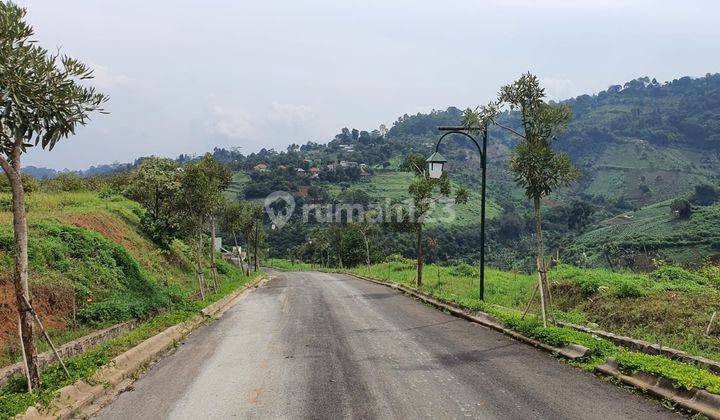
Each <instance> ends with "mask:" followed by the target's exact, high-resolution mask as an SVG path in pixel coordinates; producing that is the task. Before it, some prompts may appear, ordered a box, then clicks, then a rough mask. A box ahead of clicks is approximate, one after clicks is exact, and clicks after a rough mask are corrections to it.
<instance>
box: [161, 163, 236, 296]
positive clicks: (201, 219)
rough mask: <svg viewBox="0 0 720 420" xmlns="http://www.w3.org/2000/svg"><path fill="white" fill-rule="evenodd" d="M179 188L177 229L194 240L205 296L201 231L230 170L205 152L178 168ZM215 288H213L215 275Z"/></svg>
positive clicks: (218, 202)
mask: <svg viewBox="0 0 720 420" xmlns="http://www.w3.org/2000/svg"><path fill="white" fill-rule="evenodd" d="M182 169H183V170H182V175H181V176H180V188H179V190H178V192H177V194H176V197H175V200H174V202H175V211H176V212H177V214H178V216H179V217H178V219H179V220H180V222H181V224H180V226H181V230H182V232H183V233H184V234H185V236H186V238H187V239H188V241H195V245H196V250H195V251H196V252H195V257H196V264H197V274H198V283H199V288H200V296H201V297H202V298H203V299H205V288H206V287H207V285H206V282H205V271H204V268H203V248H204V246H203V243H204V239H203V231H204V229H205V226H206V225H207V223H208V222H209V221H210V217H212V216H213V215H214V214H216V213H217V212H218V211H219V209H220V208H221V206H222V205H223V203H224V201H225V198H224V197H223V195H222V192H223V191H224V190H225V189H226V188H227V187H228V185H229V184H230V181H231V179H232V174H231V173H230V171H228V170H227V169H226V168H225V167H224V166H222V165H221V164H220V163H218V161H216V160H215V158H213V157H212V155H210V154H209V153H208V154H207V155H205V157H203V158H202V159H200V160H199V161H197V162H195V163H191V164H189V165H186V166H184V167H183V168H182ZM214 281H215V284H214V286H215V289H217V287H218V285H217V279H214Z"/></svg>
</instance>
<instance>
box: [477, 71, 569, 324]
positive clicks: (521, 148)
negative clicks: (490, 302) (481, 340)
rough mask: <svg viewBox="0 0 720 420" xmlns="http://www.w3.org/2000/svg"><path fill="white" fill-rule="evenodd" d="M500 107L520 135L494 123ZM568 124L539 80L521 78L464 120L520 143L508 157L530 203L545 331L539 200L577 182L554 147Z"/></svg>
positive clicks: (545, 290) (564, 157)
mask: <svg viewBox="0 0 720 420" xmlns="http://www.w3.org/2000/svg"><path fill="white" fill-rule="evenodd" d="M503 105H507V106H508V107H509V109H510V110H511V111H518V112H519V113H520V122H521V125H522V128H521V131H518V130H515V129H513V128H510V127H505V126H502V125H500V124H498V123H497V121H495V120H494V117H493V115H496V113H497V109H498V106H503ZM571 119H572V112H571V111H570V108H568V107H567V106H565V105H556V104H549V103H547V102H545V90H544V89H543V88H542V87H541V86H540V81H539V79H538V78H537V77H536V76H534V75H532V74H530V73H525V74H523V75H522V76H521V77H520V78H519V79H518V80H516V81H515V82H513V83H511V84H509V85H506V86H503V87H502V88H500V94H499V96H498V104H490V105H488V106H486V107H483V109H482V112H475V113H473V112H469V113H467V114H466V119H465V123H466V124H467V125H470V124H476V123H477V122H478V121H480V122H487V121H488V120H492V122H493V123H495V124H497V125H500V127H502V128H505V129H507V130H509V131H511V132H513V133H514V134H516V135H517V136H518V137H519V138H520V142H519V143H518V145H517V147H516V148H515V149H514V150H513V152H512V159H511V161H510V169H511V170H512V171H513V172H514V173H515V181H516V182H517V184H518V185H519V186H520V187H522V188H523V189H524V190H525V195H526V196H527V197H528V198H529V199H530V200H532V202H533V209H534V215H535V242H536V247H537V255H536V261H537V270H538V287H537V290H539V291H540V306H541V312H542V318H543V324H544V325H547V312H548V300H549V299H550V289H549V283H548V281H547V263H546V262H545V250H544V242H543V232H542V217H541V200H542V198H543V197H546V196H548V195H549V194H550V193H552V192H553V191H555V190H556V189H557V188H560V187H564V186H567V185H569V184H570V183H572V182H573V181H574V180H576V179H577V178H578V177H579V176H580V172H579V171H578V169H577V168H576V167H575V166H573V164H572V162H570V157H569V156H568V155H567V154H565V153H560V152H556V151H555V150H553V147H552V142H553V141H554V140H555V139H556V136H557V135H559V134H560V133H561V132H562V131H564V130H565V129H566V128H567V125H568V123H569V122H570V120H571ZM533 297H534V293H533Z"/></svg>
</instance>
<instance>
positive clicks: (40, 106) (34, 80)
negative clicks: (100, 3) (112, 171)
mask: <svg viewBox="0 0 720 420" xmlns="http://www.w3.org/2000/svg"><path fill="white" fill-rule="evenodd" d="M25 14H26V11H25V9H22V8H20V7H18V6H16V5H14V4H13V3H11V2H0V167H2V170H3V172H4V173H5V176H6V177H7V178H8V180H9V181H10V187H11V190H12V208H13V231H14V241H15V271H14V274H13V282H14V286H15V293H16V297H17V303H18V310H19V312H20V326H21V336H22V341H23V343H22V345H23V348H24V350H25V355H26V358H27V363H28V369H29V377H30V383H31V385H32V386H33V387H37V386H38V385H39V384H40V373H39V371H38V367H37V352H36V349H35V343H34V341H33V321H32V315H31V313H30V307H29V306H31V302H32V298H31V296H30V290H29V284H28V231H27V219H26V215H25V191H24V189H23V184H22V174H21V173H20V167H21V158H22V156H23V154H25V153H26V152H27V151H28V150H29V149H30V148H31V147H33V146H40V147H42V148H43V149H48V150H52V149H53V148H54V147H55V145H56V144H57V142H58V141H59V140H60V139H62V138H66V137H68V136H70V135H71V134H75V129H76V128H77V126H78V125H84V124H85V123H87V121H88V118H89V115H90V114H91V113H92V112H95V111H101V112H102V104H103V103H104V102H105V101H106V100H107V97H106V96H104V95H102V94H100V93H97V92H96V91H95V89H94V88H91V87H86V86H83V85H82V82H83V81H86V80H88V79H92V77H93V73H92V70H90V69H89V68H88V67H87V66H86V65H84V64H83V63H81V62H79V61H77V60H75V59H73V58H70V57H67V56H64V55H62V56H61V55H59V53H56V54H51V53H49V52H48V51H47V50H45V49H44V48H42V47H40V46H39V45H38V44H37V43H36V42H35V41H34V40H33V39H32V37H33V35H34V32H33V28H32V27H31V26H30V25H28V24H27V23H26V22H25V21H24V19H25ZM29 304H30V305H29Z"/></svg>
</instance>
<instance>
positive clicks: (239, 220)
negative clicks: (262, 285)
mask: <svg viewBox="0 0 720 420" xmlns="http://www.w3.org/2000/svg"><path fill="white" fill-rule="evenodd" d="M244 215H245V206H244V205H243V204H242V203H239V202H231V203H226V204H225V206H224V208H223V211H222V215H221V217H220V229H222V231H223V232H225V233H227V234H229V235H230V236H232V239H233V244H234V245H235V248H237V249H239V246H240V245H239V244H238V239H237V237H238V235H240V234H242V231H243V223H244V220H243V217H244ZM238 258H241V259H240V268H241V269H242V270H243V272H245V273H246V274H249V271H250V270H249V269H248V270H247V271H246V270H245V267H244V266H243V263H242V256H241V255H238Z"/></svg>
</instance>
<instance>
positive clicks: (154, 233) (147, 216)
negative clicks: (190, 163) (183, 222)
mask: <svg viewBox="0 0 720 420" xmlns="http://www.w3.org/2000/svg"><path fill="white" fill-rule="evenodd" d="M180 175H181V171H180V168H179V166H178V164H177V162H175V161H174V160H172V159H164V158H158V157H152V158H149V159H146V160H144V161H143V162H142V163H141V164H140V167H139V168H138V170H137V171H135V172H134V173H133V175H132V179H131V181H130V184H129V185H128V186H127V188H126V189H125V195H127V196H128V197H129V198H131V199H133V200H135V201H137V202H138V203H140V204H141V205H142V206H143V207H144V208H145V213H144V214H143V216H142V218H141V224H142V227H143V229H144V230H145V232H146V233H147V234H148V235H150V237H151V238H152V240H153V241H155V242H156V243H157V244H159V245H162V246H165V247H167V246H168V245H169V244H170V242H171V241H172V239H173V238H174V237H175V236H176V235H177V233H178V228H179V223H178V221H177V218H176V216H178V215H177V214H175V213H174V212H173V211H172V208H173V200H174V199H175V195H176V194H177V192H178V190H179V189H180Z"/></svg>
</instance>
